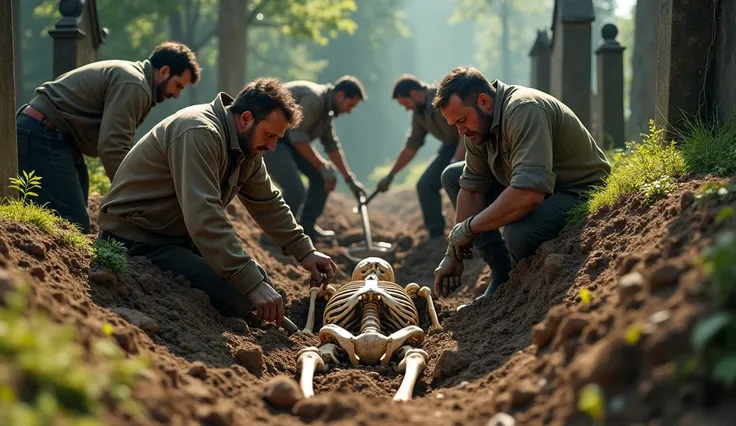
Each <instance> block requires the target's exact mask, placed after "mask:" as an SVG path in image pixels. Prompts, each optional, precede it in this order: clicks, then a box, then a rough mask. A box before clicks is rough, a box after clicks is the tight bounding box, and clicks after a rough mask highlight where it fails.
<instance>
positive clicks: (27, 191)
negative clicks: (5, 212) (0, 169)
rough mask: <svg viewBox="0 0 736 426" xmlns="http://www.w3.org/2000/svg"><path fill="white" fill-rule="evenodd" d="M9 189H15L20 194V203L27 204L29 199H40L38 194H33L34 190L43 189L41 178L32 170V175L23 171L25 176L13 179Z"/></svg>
mask: <svg viewBox="0 0 736 426" xmlns="http://www.w3.org/2000/svg"><path fill="white" fill-rule="evenodd" d="M9 179H10V185H8V187H9V188H12V189H15V190H16V191H18V192H20V201H21V202H22V203H24V204H25V202H26V200H27V198H28V197H38V194H37V193H35V192H33V190H34V189H41V176H36V172H35V171H34V170H31V172H30V173H28V172H26V171H25V170H23V176H21V175H18V176H16V177H14V178H13V177H11V178H9Z"/></svg>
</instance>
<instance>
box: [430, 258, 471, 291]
mask: <svg viewBox="0 0 736 426" xmlns="http://www.w3.org/2000/svg"><path fill="white" fill-rule="evenodd" d="M464 269H465V268H464V266H463V263H462V262H456V261H454V260H452V258H451V257H450V256H449V255H446V256H445V258H444V259H442V262H440V264H439V266H437V269H435V270H434V294H435V295H438V296H440V297H447V296H449V295H450V294H451V293H452V292H453V291H455V290H457V289H458V288H459V287H460V285H461V284H462V281H461V277H462V275H463V270H464Z"/></svg>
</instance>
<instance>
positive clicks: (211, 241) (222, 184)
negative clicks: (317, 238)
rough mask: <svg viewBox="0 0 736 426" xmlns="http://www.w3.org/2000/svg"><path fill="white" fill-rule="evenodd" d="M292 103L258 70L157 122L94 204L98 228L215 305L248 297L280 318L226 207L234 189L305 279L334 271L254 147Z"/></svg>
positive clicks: (292, 110)
mask: <svg viewBox="0 0 736 426" xmlns="http://www.w3.org/2000/svg"><path fill="white" fill-rule="evenodd" d="M300 120H301V110H300V109H299V106H298V105H297V104H296V103H295V102H294V99H293V97H292V96H291V94H290V93H289V91H288V90H287V89H285V88H284V87H283V86H282V85H281V82H280V81H279V80H277V79H272V78H260V79H257V80H254V81H252V82H250V83H248V84H247V85H246V86H245V88H244V89H243V90H242V91H241V92H240V93H239V94H238V96H237V97H236V98H235V99H234V100H233V98H232V97H231V96H230V95H228V94H227V93H220V94H218V95H217V97H216V98H215V99H214V100H213V101H212V102H211V103H209V104H201V105H194V106H191V107H188V108H185V109H183V110H181V111H179V112H177V113H176V114H174V115H172V116H170V117H168V118H166V119H165V120H163V121H161V122H160V123H158V124H157V125H156V126H155V127H154V128H153V129H151V131H150V132H148V133H147V134H146V135H145V136H143V138H142V139H141V140H140V141H139V142H138V143H137V144H136V145H135V146H134V147H133V149H131V151H130V153H129V154H128V155H127V156H126V157H125V159H124V160H123V162H122V163H121V165H120V168H119V169H118V172H117V174H116V175H115V179H114V180H113V182H112V186H111V187H110V192H109V193H108V194H107V195H106V196H105V198H104V199H103V200H102V203H101V206H100V212H99V225H100V230H101V231H102V232H101V234H100V238H104V239H108V240H117V241H120V242H122V243H123V244H124V245H125V246H126V247H127V248H128V250H129V253H130V255H132V256H145V257H147V258H149V259H150V260H151V262H152V263H153V264H154V265H156V266H158V267H159V268H161V269H163V270H165V271H171V272H172V273H173V274H174V276H177V275H182V276H184V278H186V279H187V280H189V281H190V282H191V284H192V286H193V287H196V288H198V289H200V290H203V291H204V292H206V293H207V294H208V295H209V297H210V300H211V302H212V304H213V305H214V307H215V308H216V309H217V310H218V311H220V312H221V313H222V314H223V315H226V316H234V317H241V318H242V317H245V316H246V315H247V314H249V313H250V312H251V311H252V310H253V308H254V307H255V308H256V310H257V312H256V314H257V316H258V317H259V318H261V319H262V320H264V321H274V322H276V324H280V323H281V320H282V319H283V317H284V307H283V301H282V300H281V296H280V295H279V294H278V293H276V291H274V289H273V288H272V287H271V286H270V285H269V278H268V275H267V274H266V272H265V271H264V270H263V268H262V267H261V266H260V265H258V264H257V263H256V262H255V261H254V260H253V259H252V258H251V257H250V256H248V254H246V253H244V252H243V249H242V247H241V245H240V243H239V242H238V236H237V234H236V233H235V230H234V229H233V226H232V224H231V223H230V222H229V221H228V219H227V217H226V215H225V206H227V205H228V204H229V203H230V201H232V199H233V198H234V197H235V196H236V195H237V196H238V198H239V199H240V201H241V202H242V203H243V205H244V206H245V207H246V208H247V209H248V212H249V213H250V214H251V215H252V216H253V218H254V219H255V220H256V222H257V223H258V224H259V226H261V227H262V228H263V230H264V231H265V232H266V233H267V234H268V235H269V236H270V237H271V238H273V240H275V241H276V242H277V243H278V244H279V245H280V246H281V247H282V248H283V249H284V250H285V251H286V252H288V253H289V254H291V255H293V256H294V257H295V258H296V259H297V260H298V261H299V262H300V263H301V265H302V266H303V267H304V268H305V269H307V270H309V271H310V272H311V275H312V283H313V284H315V285H317V284H327V283H329V282H330V281H331V280H332V278H333V277H334V268H333V266H334V264H333V263H332V260H331V259H330V258H329V257H328V256H326V255H324V254H322V253H319V252H317V251H316V250H315V249H314V246H313V245H312V242H311V240H310V239H309V237H307V236H306V235H305V234H304V231H303V229H302V227H301V226H299V225H298V224H297V223H296V221H295V220H294V216H293V215H292V213H291V211H290V210H289V207H288V206H287V205H286V204H285V203H284V200H283V198H282V197H281V193H280V192H279V191H278V190H277V189H276V188H275V187H274V186H273V184H272V183H271V179H270V177H269V176H268V173H267V172H266V167H265V165H264V163H263V159H262V156H263V153H264V152H266V151H269V150H273V149H274V146H275V145H276V141H277V140H278V138H280V137H283V135H284V133H285V132H286V129H287V127H291V128H294V127H295V126H297V125H298V124H299V121H300Z"/></svg>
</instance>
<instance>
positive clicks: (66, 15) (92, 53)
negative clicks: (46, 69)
mask: <svg viewBox="0 0 736 426" xmlns="http://www.w3.org/2000/svg"><path fill="white" fill-rule="evenodd" d="M59 12H61V19H59V21H58V22H57V23H56V26H55V28H54V29H53V30H51V31H49V34H50V35H51V37H52V38H53V39H54V65H53V78H56V77H58V76H60V75H61V74H64V73H65V72H67V71H71V70H73V69H74V68H78V67H80V66H82V65H85V64H88V63H90V62H94V61H96V60H97V50H98V49H99V47H100V45H101V44H102V43H104V42H105V38H106V37H107V34H108V31H107V28H102V27H100V22H99V20H98V19H97V2H96V1H95V0H61V1H60V2H59Z"/></svg>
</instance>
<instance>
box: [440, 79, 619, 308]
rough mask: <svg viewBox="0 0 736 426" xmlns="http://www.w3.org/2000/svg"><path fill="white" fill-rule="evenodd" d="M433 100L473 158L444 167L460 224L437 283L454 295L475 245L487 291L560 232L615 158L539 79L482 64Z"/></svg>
mask: <svg viewBox="0 0 736 426" xmlns="http://www.w3.org/2000/svg"><path fill="white" fill-rule="evenodd" d="M433 107H434V108H438V109H440V110H441V111H442V114H443V115H444V117H445V119H447V122H448V123H449V124H450V125H454V126H456V127H457V129H458V132H459V133H460V134H461V135H463V136H465V138H464V139H465V148H466V154H465V162H464V163H462V162H461V163H455V164H452V165H450V166H448V167H447V168H446V169H445V171H444V172H443V173H442V186H443V187H444V188H445V191H446V192H447V195H448V196H449V197H450V199H451V200H452V202H453V203H454V205H455V209H456V213H455V214H456V216H455V223H456V225H455V226H454V228H453V229H452V231H451V233H450V236H449V238H448V241H449V244H448V248H447V252H446V255H445V258H444V259H443V260H442V262H441V263H440V265H439V266H438V267H437V269H436V270H435V282H434V287H435V292H436V293H437V294H438V295H441V296H447V295H448V294H449V293H451V292H452V291H454V290H455V289H456V288H458V287H459V286H460V284H461V283H460V277H461V275H462V273H463V259H467V258H469V257H471V256H472V248H473V247H475V249H476V250H477V251H478V252H479V254H480V255H481V256H482V257H483V260H485V262H486V263H487V264H488V265H489V266H490V267H491V280H490V282H489V284H488V287H487V288H486V291H485V293H484V296H486V295H488V294H491V293H492V292H493V291H494V290H495V289H496V287H498V286H499V285H500V284H503V283H505V282H506V281H507V280H508V278H509V273H510V272H511V269H512V265H515V264H516V263H517V262H518V261H519V260H521V259H522V258H524V257H527V256H531V255H533V254H534V252H535V251H536V250H537V248H538V247H539V246H540V245H541V244H542V243H543V242H545V241H548V240H551V239H553V238H555V237H557V235H558V234H559V232H560V231H561V230H562V228H563V226H564V224H565V217H566V215H567V213H568V212H569V211H570V210H571V209H572V208H573V207H575V206H576V205H578V204H579V203H580V202H582V201H584V200H585V198H586V196H587V195H588V194H589V192H590V191H591V189H592V188H593V187H594V186H596V185H601V184H603V181H604V178H605V177H606V176H607V175H608V174H609V173H610V171H611V168H610V165H609V164H608V162H607V161H606V157H605V154H604V153H603V151H602V150H601V149H600V148H599V147H598V145H597V144H596V142H595V140H593V137H592V136H591V135H590V133H589V132H588V130H587V129H586V128H585V126H584V125H583V124H582V123H581V122H580V120H579V119H578V117H577V116H576V115H575V113H573V111H572V110H571V109H570V108H568V107H567V106H566V105H564V104H563V103H562V102H560V101H559V100H557V99H555V98H554V97H552V96H550V95H548V94H546V93H543V92H541V91H538V90H535V89H530V88H526V87H522V86H515V85H506V84H504V83H502V82H500V81H498V80H496V81H494V82H492V83H491V82H489V81H488V80H487V79H486V78H485V76H484V75H483V74H481V72H480V71H478V70H477V69H475V68H472V67H458V68H455V69H453V70H452V72H450V74H448V75H447V76H446V77H445V78H444V79H443V80H442V82H441V83H440V86H439V89H438V91H437V96H436V97H435V99H434V103H433ZM501 227H503V237H501V233H500V232H499V228H501Z"/></svg>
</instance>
